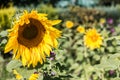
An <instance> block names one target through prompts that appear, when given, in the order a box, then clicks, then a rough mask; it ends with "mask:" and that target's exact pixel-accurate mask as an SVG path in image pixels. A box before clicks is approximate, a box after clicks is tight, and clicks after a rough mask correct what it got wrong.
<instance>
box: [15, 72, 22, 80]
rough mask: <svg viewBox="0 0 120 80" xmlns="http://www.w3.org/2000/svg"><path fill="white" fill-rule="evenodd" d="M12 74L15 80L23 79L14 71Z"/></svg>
mask: <svg viewBox="0 0 120 80" xmlns="http://www.w3.org/2000/svg"><path fill="white" fill-rule="evenodd" d="M13 74H14V75H15V77H16V79H17V80H21V79H23V77H22V76H21V75H20V74H19V73H18V72H17V71H16V70H13Z"/></svg>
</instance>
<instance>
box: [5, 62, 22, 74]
mask: <svg viewBox="0 0 120 80" xmlns="http://www.w3.org/2000/svg"><path fill="white" fill-rule="evenodd" d="M20 66H22V63H21V62H20V61H18V60H11V61H10V62H9V63H8V64H7V67H6V70H7V71H9V72H12V70H13V69H15V68H18V67H20Z"/></svg>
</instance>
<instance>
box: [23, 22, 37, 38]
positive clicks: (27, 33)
mask: <svg viewBox="0 0 120 80" xmlns="http://www.w3.org/2000/svg"><path fill="white" fill-rule="evenodd" d="M22 34H23V37H24V38H26V39H28V40H31V39H34V38H35V37H36V36H37V34H38V30H37V27H36V26H35V25H34V24H28V25H26V27H25V29H24V30H23V32H22Z"/></svg>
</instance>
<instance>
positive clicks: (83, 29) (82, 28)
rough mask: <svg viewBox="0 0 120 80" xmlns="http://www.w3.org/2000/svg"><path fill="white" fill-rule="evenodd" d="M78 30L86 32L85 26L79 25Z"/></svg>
mask: <svg viewBox="0 0 120 80" xmlns="http://www.w3.org/2000/svg"><path fill="white" fill-rule="evenodd" d="M77 31H78V32H79V33H85V28H84V27H83V26H78V27H77Z"/></svg>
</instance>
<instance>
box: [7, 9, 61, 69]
mask: <svg viewBox="0 0 120 80" xmlns="http://www.w3.org/2000/svg"><path fill="white" fill-rule="evenodd" d="M46 16H47V14H43V13H37V11H31V12H30V13H28V12H27V11H24V13H23V15H21V16H20V19H19V20H18V21H16V22H15V24H14V26H13V28H12V29H10V30H9V35H8V37H9V40H8V43H7V44H6V47H5V53H7V52H9V51H11V50H13V59H18V60H21V61H22V64H23V66H28V67H29V66H30V65H32V66H33V67H35V66H36V65H37V64H38V62H40V63H41V64H43V62H44V61H45V59H46V56H50V51H51V50H52V48H57V45H58V41H57V38H58V37H60V35H61V31H59V30H57V29H56V28H54V27H53V25H56V24H58V23H60V22H61V20H48V18H47V17H46Z"/></svg>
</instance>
